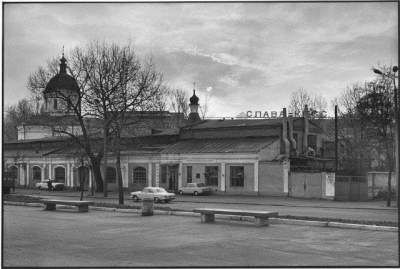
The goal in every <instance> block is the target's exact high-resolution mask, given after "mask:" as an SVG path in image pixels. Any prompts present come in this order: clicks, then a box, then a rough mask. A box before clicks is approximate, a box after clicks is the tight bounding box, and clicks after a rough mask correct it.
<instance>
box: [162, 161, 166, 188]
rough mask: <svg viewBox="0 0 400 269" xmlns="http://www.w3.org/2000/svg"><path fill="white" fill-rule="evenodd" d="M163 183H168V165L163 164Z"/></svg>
mask: <svg viewBox="0 0 400 269" xmlns="http://www.w3.org/2000/svg"><path fill="white" fill-rule="evenodd" d="M161 183H162V184H166V183H167V166H166V165H162V166H161Z"/></svg>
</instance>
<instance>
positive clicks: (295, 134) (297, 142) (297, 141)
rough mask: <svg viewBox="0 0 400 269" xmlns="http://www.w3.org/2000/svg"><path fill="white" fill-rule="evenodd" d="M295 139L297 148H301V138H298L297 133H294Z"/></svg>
mask: <svg viewBox="0 0 400 269" xmlns="http://www.w3.org/2000/svg"><path fill="white" fill-rule="evenodd" d="M293 139H294V141H296V145H297V148H298V147H299V138H298V136H297V133H293Z"/></svg>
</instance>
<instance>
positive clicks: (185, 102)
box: [170, 89, 189, 118]
mask: <svg viewBox="0 0 400 269" xmlns="http://www.w3.org/2000/svg"><path fill="white" fill-rule="evenodd" d="M170 103H171V108H172V110H173V111H174V112H177V113H183V115H184V117H185V118H187V117H188V115H189V94H188V93H187V92H185V91H184V90H182V89H173V90H171V91H170Z"/></svg>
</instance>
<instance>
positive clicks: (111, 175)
mask: <svg viewBox="0 0 400 269" xmlns="http://www.w3.org/2000/svg"><path fill="white" fill-rule="evenodd" d="M106 175H107V183H116V182H117V170H116V169H115V168H114V167H107V173H106Z"/></svg>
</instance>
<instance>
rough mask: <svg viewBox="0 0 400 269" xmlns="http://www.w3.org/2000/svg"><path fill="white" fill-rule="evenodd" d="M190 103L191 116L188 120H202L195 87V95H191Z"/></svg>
mask: <svg viewBox="0 0 400 269" xmlns="http://www.w3.org/2000/svg"><path fill="white" fill-rule="evenodd" d="M189 100H190V103H189V107H190V114H189V118H188V120H189V121H190V122H196V121H200V120H201V119H200V116H199V112H198V110H199V97H197V96H196V90H195V89H193V95H192V97H190V99H189Z"/></svg>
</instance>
